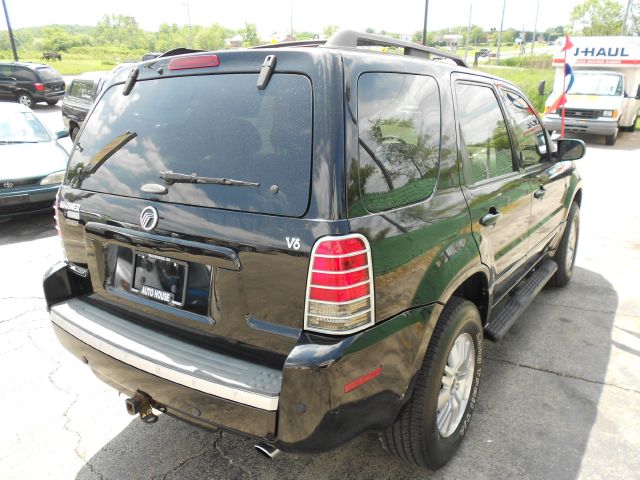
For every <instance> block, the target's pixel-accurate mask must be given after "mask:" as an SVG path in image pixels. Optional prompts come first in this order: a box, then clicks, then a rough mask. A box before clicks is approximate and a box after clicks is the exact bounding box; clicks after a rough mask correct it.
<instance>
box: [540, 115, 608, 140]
mask: <svg viewBox="0 0 640 480" xmlns="http://www.w3.org/2000/svg"><path fill="white" fill-rule="evenodd" d="M544 126H545V127H546V128H547V130H560V129H561V127H562V119H561V118H560V116H559V115H556V114H551V115H547V116H545V117H544ZM564 128H565V131H567V132H574V133H588V134H593V135H613V133H614V132H615V131H616V128H618V120H617V119H604V118H594V119H582V118H572V117H565V125H564Z"/></svg>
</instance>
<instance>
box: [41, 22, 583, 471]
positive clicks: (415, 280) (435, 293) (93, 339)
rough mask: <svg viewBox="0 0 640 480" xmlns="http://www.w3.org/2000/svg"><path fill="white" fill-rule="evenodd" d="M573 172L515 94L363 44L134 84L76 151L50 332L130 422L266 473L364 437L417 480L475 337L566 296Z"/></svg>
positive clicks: (464, 402)
mask: <svg viewBox="0 0 640 480" xmlns="http://www.w3.org/2000/svg"><path fill="white" fill-rule="evenodd" d="M359 46H378V47H379V46H391V47H394V48H397V49H402V50H403V51H404V55H395V54H390V53H382V52H376V51H370V50H365V49H361V48H357V47H359ZM583 154H584V143H582V142H580V141H573V140H559V141H558V143H557V145H556V144H554V143H553V142H552V141H551V139H550V138H549V136H548V135H547V133H546V132H545V130H544V129H543V128H542V126H541V122H540V118H539V117H538V115H537V114H536V113H535V111H534V109H533V108H532V107H531V104H530V103H529V102H528V100H527V99H526V98H525V96H524V95H523V94H522V92H521V91H520V90H519V89H518V88H517V87H515V86H513V85H511V84H509V83H508V82H505V81H503V80H499V79H497V78H495V77H492V76H488V75H486V74H483V73H480V72H476V71H472V70H469V69H467V68H466V67H465V65H464V62H463V61H462V60H460V59H459V58H458V57H455V56H452V55H450V54H447V53H444V52H439V51H437V50H433V49H429V48H426V47H421V46H419V45H415V44H411V43H405V42H401V41H397V40H393V39H389V38H386V37H380V36H376V35H367V34H360V33H356V32H352V31H342V32H338V33H336V34H335V35H334V36H332V37H331V38H330V39H329V40H328V41H326V43H325V42H322V41H317V42H305V43H302V44H301V43H293V44H289V45H285V46H268V47H266V48H255V49H250V50H242V51H221V52H217V53H204V54H193V55H184V56H178V57H173V58H160V59H156V60H153V61H149V62H146V63H142V64H140V65H138V66H136V67H134V68H133V69H131V70H130V72H121V73H120V74H118V75H117V76H116V77H115V78H114V79H113V80H112V82H111V83H110V84H109V85H107V86H106V88H105V90H104V92H103V93H102V94H101V97H100V98H99V100H98V102H97V103H96V105H95V107H94V109H93V111H92V112H91V113H90V114H89V117H88V118H87V120H86V123H85V125H84V129H83V131H82V132H81V133H80V135H79V137H78V138H77V140H76V144H75V149H74V152H73V154H72V157H71V159H70V162H69V167H68V170H67V175H66V179H65V182H64V185H63V187H62V188H61V190H60V193H59V199H58V200H59V204H58V224H59V228H60V232H61V236H62V240H63V244H64V248H65V254H66V261H64V262H63V263H60V264H57V265H55V266H53V267H52V268H51V269H50V271H49V272H48V273H47V274H46V276H45V279H44V290H45V295H46V299H47V304H48V306H49V309H50V315H51V319H52V322H53V327H54V329H55V332H56V334H57V335H58V337H59V339H60V341H61V342H62V344H63V345H64V346H65V347H66V348H67V349H69V350H70V351H71V352H72V353H74V354H75V355H76V356H77V357H79V358H81V359H82V361H83V362H85V363H86V364H88V365H89V367H90V368H92V369H93V371H94V372H95V373H96V374H97V375H98V376H99V377H100V378H101V379H102V380H104V381H105V382H107V383H109V384H111V385H112V386H114V387H115V388H117V389H118V390H119V391H121V392H124V393H125V394H127V395H128V396H129V397H130V398H128V399H127V401H126V406H127V410H128V411H129V412H130V413H132V414H139V415H140V417H141V418H142V419H143V420H144V421H146V422H153V421H156V420H157V419H158V416H157V412H158V411H159V412H163V413H166V414H169V415H174V416H176V417H179V418H182V419H185V420H187V421H190V422H194V423H197V424H199V425H203V426H219V427H222V428H224V429H228V430H231V431H236V432H240V433H242V434H246V435H250V436H253V437H255V438H256V439H258V441H259V442H261V443H259V449H261V450H262V452H263V453H266V454H268V455H270V456H272V455H274V453H277V451H278V450H283V451H288V452H319V451H324V450H328V449H332V448H335V447H337V446H339V445H341V444H343V443H344V442H346V441H348V440H349V439H351V438H353V437H354V436H356V435H358V434H359V433H361V432H363V431H365V430H370V429H374V430H377V431H379V432H380V438H381V441H382V444H383V446H384V447H385V448H386V449H387V450H389V451H391V452H393V453H395V454H397V455H399V456H401V457H402V458H405V459H406V460H408V461H411V462H415V463H417V464H419V465H423V466H427V467H431V468H438V467H440V466H442V465H443V464H444V463H445V462H446V461H447V460H448V459H449V458H450V457H451V456H452V455H453V453H454V452H455V451H456V449H457V447H458V445H459V444H460V442H461V440H462V438H463V436H464V434H465V432H466V431H467V429H468V427H469V421H470V418H471V414H472V412H473V410H474V407H475V406H476V404H477V400H478V385H479V381H480V372H481V370H482V354H483V338H484V336H487V337H489V338H491V339H499V338H500V337H502V336H503V335H504V334H505V332H506V331H507V329H508V328H509V327H510V326H511V325H512V324H513V322H514V321H515V320H516V319H517V318H518V317H519V316H520V315H521V314H522V313H523V311H524V310H525V308H526V307H527V306H528V305H529V303H530V302H531V301H532V299H533V298H534V297H535V295H536V294H537V293H538V292H539V291H540V290H541V289H542V287H543V286H544V285H545V284H547V282H551V283H552V284H554V285H564V284H566V283H567V282H568V281H569V279H570V278H571V275H572V271H573V265H574V259H575V252H576V247H577V241H578V230H579V208H580V202H581V199H582V188H581V183H580V178H579V176H578V174H577V172H576V169H575V166H574V163H573V162H572V161H571V160H574V159H577V158H580V157H581V156H582V155H583Z"/></svg>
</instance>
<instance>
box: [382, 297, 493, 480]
mask: <svg viewBox="0 0 640 480" xmlns="http://www.w3.org/2000/svg"><path fill="white" fill-rule="evenodd" d="M469 337H470V340H471V343H472V344H473V347H474V350H473V352H472V353H473V354H474V360H472V363H469V364H467V365H472V370H473V372H472V373H470V372H468V373H467V375H465V376H462V377H460V378H462V379H463V380H462V381H463V382H464V379H466V378H470V382H471V388H470V391H469V392H468V394H467V395H468V397H467V403H466V406H465V407H464V410H462V415H461V416H460V417H459V420H458V423H457V424H455V423H454V424H453V425H450V428H451V429H452V430H451V431H450V432H445V435H442V434H441V429H439V428H438V400H439V397H440V395H444V397H443V398H446V393H447V392H446V391H445V384H444V383H443V380H444V377H443V375H444V372H445V366H447V363H448V361H449V356H450V353H451V350H452V347H453V346H454V343H455V342H456V341H457V340H458V339H459V338H463V339H464V340H468V338H469ZM464 340H463V341H464ZM482 342H483V332H482V322H481V320H480V313H479V312H478V309H477V307H476V306H475V305H474V304H473V303H471V302H469V301H467V300H463V299H461V298H458V297H453V298H451V300H450V301H449V302H448V303H447V305H446V306H445V307H444V309H443V311H442V314H441V315H440V319H439V320H438V323H437V325H436V327H435V329H434V331H433V335H432V336H431V340H430V342H429V346H428V348H427V352H426V354H425V357H424V360H423V362H422V367H421V369H420V371H419V373H418V378H417V380H416V385H415V389H414V391H413V395H412V397H411V399H410V400H409V402H408V403H407V404H406V405H405V406H404V407H403V409H402V411H401V412H400V415H399V416H398V418H397V419H396V420H395V422H394V424H393V425H392V426H391V427H389V428H388V429H387V430H386V431H385V432H382V433H381V434H380V442H381V443H382V446H383V448H384V449H385V450H387V451H388V452H390V453H393V454H395V455H397V456H399V457H400V458H402V459H403V460H406V461H408V462H411V463H415V464H416V465H418V466H421V467H427V468H430V469H432V470H435V469H438V468H440V467H442V466H443V465H444V464H445V463H447V462H448V461H449V459H451V457H453V455H454V454H455V453H456V451H457V450H458V447H459V446H460V443H461V442H462V439H463V438H464V435H465V433H466V432H467V430H468V427H469V421H470V420H471V415H472V414H473V410H474V408H475V406H476V402H477V397H478V386H479V384H480V372H481V370H482V368H481V367H482V351H483V350H482ZM458 370H459V369H458ZM468 375H471V377H468ZM457 376H458V373H457V372H456V374H455V375H454V378H457ZM459 384H460V382H459V381H458V380H454V381H453V382H452V388H450V389H448V391H449V392H451V391H454V392H458V394H460V393H459V392H460V391H459V390H458V389H456V387H455V386H456V385H459ZM441 390H442V391H441ZM461 390H464V385H463V389H461ZM449 405H450V404H449V403H447V404H446V405H445V407H447V406H449ZM443 410H444V407H443ZM458 415H459V414H458ZM456 417H457V416H456Z"/></svg>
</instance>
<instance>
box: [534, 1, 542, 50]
mask: <svg viewBox="0 0 640 480" xmlns="http://www.w3.org/2000/svg"><path fill="white" fill-rule="evenodd" d="M539 11H540V0H538V6H537V7H536V19H535V21H534V22H533V38H532V39H531V55H533V47H534V46H535V44H536V35H538V12H539ZM543 38H544V37H543Z"/></svg>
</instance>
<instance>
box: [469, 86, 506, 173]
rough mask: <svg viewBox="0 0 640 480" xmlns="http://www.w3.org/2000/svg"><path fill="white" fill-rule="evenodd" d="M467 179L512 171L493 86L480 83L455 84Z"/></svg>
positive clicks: (503, 127) (504, 128)
mask: <svg viewBox="0 0 640 480" xmlns="http://www.w3.org/2000/svg"><path fill="white" fill-rule="evenodd" d="M456 96H457V103H458V122H459V124H460V132H461V137H462V138H461V140H462V142H461V143H462V147H463V150H466V152H465V151H463V154H465V156H466V159H467V161H466V162H464V167H465V168H464V173H465V179H466V181H467V183H476V182H480V181H482V180H487V179H489V178H494V177H499V176H501V175H506V174H507V173H512V172H513V171H514V166H513V157H512V153H511V142H510V140H509V134H508V131H507V126H506V124H505V121H504V117H503V116H502V111H501V110H500V106H499V104H498V99H497V98H496V96H495V94H494V93H493V90H492V89H491V88H490V87H485V86H482V85H475V84H467V83H458V84H456Z"/></svg>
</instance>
